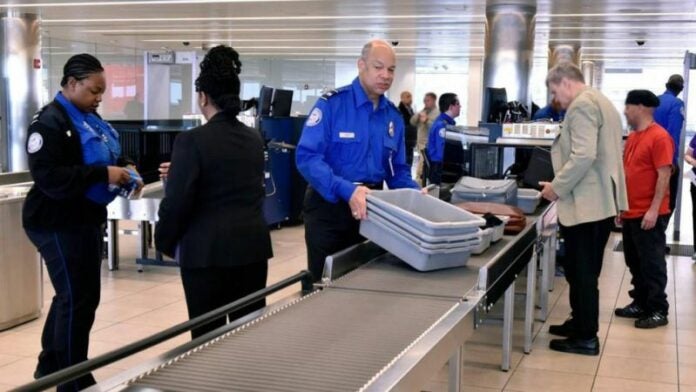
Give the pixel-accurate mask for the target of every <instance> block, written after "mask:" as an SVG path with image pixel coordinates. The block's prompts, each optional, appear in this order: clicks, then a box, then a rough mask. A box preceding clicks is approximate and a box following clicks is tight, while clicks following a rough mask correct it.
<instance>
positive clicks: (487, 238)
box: [471, 227, 495, 255]
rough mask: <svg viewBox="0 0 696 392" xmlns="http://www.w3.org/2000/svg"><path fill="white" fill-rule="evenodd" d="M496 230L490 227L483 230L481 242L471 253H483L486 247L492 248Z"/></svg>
mask: <svg viewBox="0 0 696 392" xmlns="http://www.w3.org/2000/svg"><path fill="white" fill-rule="evenodd" d="M494 231H495V230H494V229H492V228H490V227H489V228H487V229H485V230H481V243H480V244H479V245H478V246H477V247H476V248H474V249H472V250H471V253H472V254H475V255H480V254H481V253H483V252H485V251H486V249H488V248H490V246H491V241H492V240H493V232H494Z"/></svg>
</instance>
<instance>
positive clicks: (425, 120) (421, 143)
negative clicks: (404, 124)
mask: <svg viewBox="0 0 696 392" xmlns="http://www.w3.org/2000/svg"><path fill="white" fill-rule="evenodd" d="M436 103H437V95H435V93H426V94H425V97H423V105H425V106H424V107H423V110H421V111H420V112H418V113H416V114H414V115H413V116H411V125H413V126H415V127H418V138H417V141H416V148H417V149H418V151H419V152H421V151H423V149H424V148H426V147H427V145H428V131H430V127H432V126H433V123H434V122H435V120H436V119H437V116H439V115H440V111H439V110H437V105H436ZM416 178H417V179H418V182H419V183H420V184H421V185H425V180H426V178H423V158H421V160H420V162H418V168H417V169H416Z"/></svg>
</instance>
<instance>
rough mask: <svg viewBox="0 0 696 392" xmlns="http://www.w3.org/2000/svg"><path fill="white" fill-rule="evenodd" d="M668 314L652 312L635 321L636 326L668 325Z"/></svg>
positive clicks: (645, 327) (655, 326)
mask: <svg viewBox="0 0 696 392" xmlns="http://www.w3.org/2000/svg"><path fill="white" fill-rule="evenodd" d="M667 323H668V321H667V316H665V315H664V314H662V313H660V312H652V313H651V314H649V315H647V316H645V317H642V318H640V319H638V320H636V322H635V324H634V325H635V326H636V328H642V329H650V328H657V327H661V326H663V325H667Z"/></svg>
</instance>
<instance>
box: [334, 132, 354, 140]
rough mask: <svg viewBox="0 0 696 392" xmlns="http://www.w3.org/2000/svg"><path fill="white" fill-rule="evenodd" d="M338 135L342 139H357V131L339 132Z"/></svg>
mask: <svg viewBox="0 0 696 392" xmlns="http://www.w3.org/2000/svg"><path fill="white" fill-rule="evenodd" d="M338 137H339V138H341V139H355V132H339V133H338Z"/></svg>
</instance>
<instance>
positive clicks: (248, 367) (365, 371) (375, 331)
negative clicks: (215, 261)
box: [126, 289, 460, 391]
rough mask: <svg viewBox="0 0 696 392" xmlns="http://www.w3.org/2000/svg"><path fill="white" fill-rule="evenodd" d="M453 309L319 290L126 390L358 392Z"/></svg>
mask: <svg viewBox="0 0 696 392" xmlns="http://www.w3.org/2000/svg"><path fill="white" fill-rule="evenodd" d="M458 306H460V305H459V304H458V303H456V302H454V301H451V300H444V299H437V298H424V297H413V296H399V295H384V294H381V293H370V292H355V291H348V290H341V289H329V290H324V291H322V292H319V293H316V294H314V295H310V296H307V297H304V298H302V299H300V300H298V301H297V302H296V303H294V304H292V306H290V307H288V308H285V309H284V310H281V311H278V312H276V313H273V314H270V315H268V316H266V317H264V318H262V319H260V320H257V321H254V322H252V323H250V324H248V325H246V326H243V327H241V328H239V329H237V330H235V331H232V332H230V333H228V334H226V335H223V336H222V337H221V338H219V339H217V340H215V341H213V342H212V343H211V344H209V345H207V346H203V347H201V348H199V349H198V350H194V351H193V352H189V353H187V354H185V355H182V356H180V357H179V358H175V359H174V360H173V361H172V362H171V363H170V364H168V365H166V366H164V367H163V368H161V369H157V370H154V371H152V372H151V373H150V374H147V375H144V376H142V377H141V378H139V379H137V380H135V381H133V382H131V383H130V387H129V388H127V389H126V390H133V391H135V390H142V389H141V388H143V387H147V388H149V389H150V390H167V391H193V390H195V391H221V390H235V391H241V390H256V391H258V390H263V391H300V390H302V391H326V390H329V389H330V390H335V391H356V390H359V389H360V388H362V387H363V386H364V385H365V384H366V383H367V382H368V381H369V380H371V379H372V378H373V377H374V376H376V375H378V373H379V372H380V371H381V370H382V369H383V368H385V367H387V365H389V363H390V362H391V361H392V360H393V359H394V358H397V357H398V356H399V355H400V354H401V353H402V351H404V349H406V348H408V347H409V345H411V344H413V343H414V342H417V341H418V339H419V337H420V336H421V335H422V334H423V332H424V331H427V330H428V329H429V328H430V327H431V326H432V325H434V324H436V322H437V321H438V320H439V319H440V318H442V316H443V315H446V314H448V313H449V312H451V311H452V310H453V309H454V308H457V307H458Z"/></svg>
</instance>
